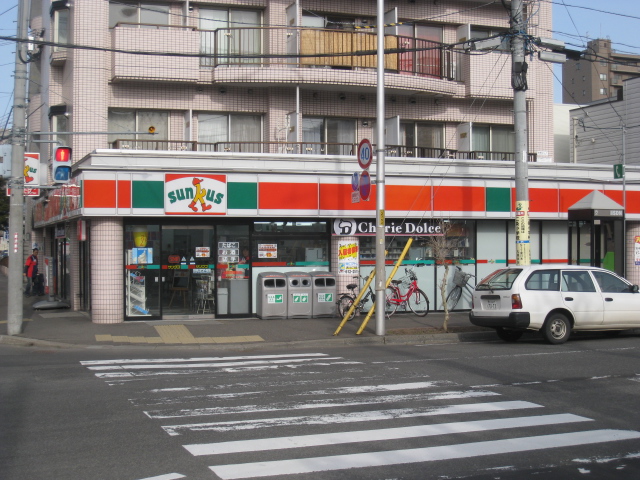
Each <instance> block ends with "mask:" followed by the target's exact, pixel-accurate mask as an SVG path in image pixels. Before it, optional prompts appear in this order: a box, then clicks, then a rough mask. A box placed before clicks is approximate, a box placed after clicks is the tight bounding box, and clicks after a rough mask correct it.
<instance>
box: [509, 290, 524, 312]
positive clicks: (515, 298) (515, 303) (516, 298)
mask: <svg viewBox="0 0 640 480" xmlns="http://www.w3.org/2000/svg"><path fill="white" fill-rule="evenodd" d="M511 308H512V309H513V310H521V309H522V300H521V299H520V295H518V294H517V293H514V294H513V295H511Z"/></svg>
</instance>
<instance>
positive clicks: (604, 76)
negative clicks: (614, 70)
mask: <svg viewBox="0 0 640 480" xmlns="http://www.w3.org/2000/svg"><path fill="white" fill-rule="evenodd" d="M600 80H602V81H603V82H606V81H607V74H606V73H601V74H600Z"/></svg>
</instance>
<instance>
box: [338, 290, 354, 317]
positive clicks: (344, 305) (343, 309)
mask: <svg viewBox="0 0 640 480" xmlns="http://www.w3.org/2000/svg"><path fill="white" fill-rule="evenodd" d="M353 300H354V298H353V297H352V296H351V295H343V296H341V297H340V300H338V313H339V314H340V317H342V318H344V316H345V315H346V314H347V312H348V311H349V309H350V308H351V305H353ZM356 310H357V309H356V308H354V309H353V312H351V315H349V318H348V319H347V321H349V320H353V317H355V316H356Z"/></svg>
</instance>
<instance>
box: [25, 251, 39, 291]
mask: <svg viewBox="0 0 640 480" xmlns="http://www.w3.org/2000/svg"><path fill="white" fill-rule="evenodd" d="M24 275H25V276H26V277H27V289H26V290H25V292H24V294H25V295H26V296H27V297H30V296H31V287H33V294H34V295H36V294H37V292H36V287H35V282H36V278H37V276H38V249H37V248H34V249H33V253H32V254H31V255H29V256H28V257H27V261H26V262H25V264H24Z"/></svg>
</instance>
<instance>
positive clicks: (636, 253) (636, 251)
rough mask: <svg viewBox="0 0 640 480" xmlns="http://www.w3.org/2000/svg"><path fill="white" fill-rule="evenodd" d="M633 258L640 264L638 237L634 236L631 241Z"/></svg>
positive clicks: (639, 241) (639, 242)
mask: <svg viewBox="0 0 640 480" xmlns="http://www.w3.org/2000/svg"><path fill="white" fill-rule="evenodd" d="M633 258H634V260H635V264H636V265H640V237H635V238H634V242H633Z"/></svg>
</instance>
